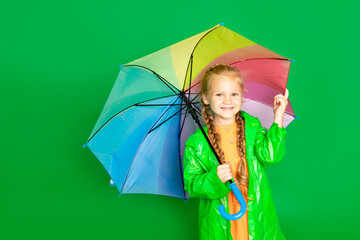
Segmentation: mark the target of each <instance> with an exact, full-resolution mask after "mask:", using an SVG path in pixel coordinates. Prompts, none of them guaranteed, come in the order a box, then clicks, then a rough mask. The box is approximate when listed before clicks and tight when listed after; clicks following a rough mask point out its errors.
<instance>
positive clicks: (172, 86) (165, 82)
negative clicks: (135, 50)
mask: <svg viewBox="0 0 360 240" xmlns="http://www.w3.org/2000/svg"><path fill="white" fill-rule="evenodd" d="M124 67H139V68H143V69H146V70H148V71H150V72H152V73H153V74H155V76H157V77H158V78H159V79H160V80H161V81H162V82H163V83H164V84H165V85H166V86H167V87H168V88H169V89H170V90H171V91H173V92H174V93H175V94H176V95H179V93H178V92H176V91H175V90H177V91H179V90H178V89H177V88H176V87H175V86H174V85H172V84H171V83H170V82H169V81H167V80H166V79H165V78H163V77H162V76H160V75H159V74H158V73H157V72H155V71H153V70H151V69H150V68H147V67H144V66H141V65H136V64H130V65H124ZM170 86H171V87H170ZM174 89H175V90H174Z"/></svg>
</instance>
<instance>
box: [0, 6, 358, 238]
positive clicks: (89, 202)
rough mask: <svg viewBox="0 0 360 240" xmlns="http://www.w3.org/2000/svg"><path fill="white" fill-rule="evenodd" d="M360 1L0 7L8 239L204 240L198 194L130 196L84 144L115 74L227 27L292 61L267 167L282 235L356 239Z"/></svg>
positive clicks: (2, 179)
mask: <svg viewBox="0 0 360 240" xmlns="http://www.w3.org/2000/svg"><path fill="white" fill-rule="evenodd" d="M354 3H355V1H353V3H352V2H350V1H341V2H330V1H316V2H314V1H310V0H305V1H283V0H282V1H262V0H260V1H253V2H252V1H223V2H222V1H195V2H194V1H189V0H187V1H178V2H168V1H158V0H156V1H109V0H105V1H100V0H98V1H92V0H87V1H85V0H83V1H70V0H65V1H13V2H11V3H6V4H5V3H2V4H1V7H0V21H1V25H0V28H1V32H0V34H1V35H0V41H1V42H0V56H1V62H0V70H1V72H0V74H1V75H0V79H1V88H0V91H1V94H0V104H1V105H0V106H1V118H0V121H1V122H0V123H1V124H0V151H1V154H0V157H1V161H0V191H1V195H0V196H1V197H0V206H1V208H0V216H1V217H0V220H1V224H0V238H1V239H182V240H183V239H197V237H198V226H197V216H198V215H197V207H198V199H189V200H188V202H187V203H185V202H184V200H180V199H175V198H170V197H164V196H155V195H139V194H136V195H122V196H121V197H120V198H119V197H118V192H117V189H116V188H115V187H110V186H109V176H108V175H107V173H106V171H105V169H104V168H103V167H102V165H101V164H100V163H99V162H98V160H97V159H96V158H95V157H94V156H93V155H92V153H91V152H90V151H89V149H87V148H86V149H83V148H82V145H83V144H84V143H85V142H86V140H87V138H88V137H89V135H90V132H91V130H92V128H93V127H94V125H95V123H96V120H97V118H98V117H99V115H100V112H101V110H102V107H103V106H104V104H105V101H106V99H107V96H108V95H109V93H110V90H111V88H112V86H113V84H114V82H115V79H116V76H117V74H118V72H119V65H120V64H126V63H127V62H130V61H132V60H135V59H138V58H140V57H142V56H144V55H147V54H150V53H152V52H154V51H157V50H160V49H162V48H164V47H167V46H169V45H171V44H174V43H176V42H179V41H181V40H183V39H186V38H188V37H191V36H193V35H195V34H197V33H200V32H202V31H205V30H207V29H209V28H211V27H213V26H215V25H217V24H218V23H220V22H223V23H224V26H225V27H227V28H229V29H231V30H233V31H235V32H237V33H239V34H241V35H243V36H244V37H246V38H249V39H250V40H252V41H254V42H256V43H258V44H260V45H262V46H264V47H266V48H269V49H271V50H272V51H274V52H276V53H279V54H281V55H283V56H285V57H288V58H291V59H295V60H296V62H295V63H293V64H292V67H291V70H290V77H289V81H288V89H289V91H290V101H291V103H292V105H293V108H294V110H295V113H296V115H297V116H298V117H299V118H300V120H295V121H294V122H293V123H292V124H290V125H289V126H288V127H287V145H286V155H285V157H284V159H283V161H282V162H281V163H279V164H278V165H275V166H273V167H271V168H268V175H269V177H270V181H271V184H272V189H273V195H274V201H275V205H276V209H277V212H278V217H279V220H280V224H281V227H282V229H283V231H284V233H285V235H286V236H287V239H290V240H296V239H299V240H300V239H301V240H304V239H327V240H330V239H360V230H359V229H358V219H359V217H358V216H359V214H360V211H359V207H358V204H359V195H360V190H359V189H360V188H359V183H360V181H359V178H358V172H359V171H358V168H359V167H360V163H359V157H358V154H357V153H358V151H357V150H358V149H359V147H358V146H357V145H358V143H359V142H360V141H359V139H358V137H359V126H358V117H359V113H358V110H356V109H358V106H357V103H358V102H359V97H358V96H357V92H358V87H359V85H360V84H359V76H358V70H359V67H358V60H359V59H358V56H359V48H358V46H357V44H358V43H359V40H360V39H359V33H358V32H359V19H358V17H357V16H358V10H357V9H358V6H355V5H354Z"/></svg>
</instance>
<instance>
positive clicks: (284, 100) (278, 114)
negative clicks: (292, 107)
mask: <svg viewBox="0 0 360 240" xmlns="http://www.w3.org/2000/svg"><path fill="white" fill-rule="evenodd" d="M288 98H289V90H288V89H285V95H282V94H278V95H276V96H275V97H274V122H276V123H277V124H278V125H279V127H282V123H283V118H284V113H285V109H286V107H287V105H288Z"/></svg>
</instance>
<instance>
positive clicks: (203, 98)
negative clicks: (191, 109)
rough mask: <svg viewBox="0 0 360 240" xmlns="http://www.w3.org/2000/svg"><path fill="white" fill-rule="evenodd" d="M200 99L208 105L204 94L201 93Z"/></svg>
mask: <svg viewBox="0 0 360 240" xmlns="http://www.w3.org/2000/svg"><path fill="white" fill-rule="evenodd" d="M201 97H202V100H203V102H204V103H205V104H206V105H209V99H208V98H207V96H206V95H205V94H201Z"/></svg>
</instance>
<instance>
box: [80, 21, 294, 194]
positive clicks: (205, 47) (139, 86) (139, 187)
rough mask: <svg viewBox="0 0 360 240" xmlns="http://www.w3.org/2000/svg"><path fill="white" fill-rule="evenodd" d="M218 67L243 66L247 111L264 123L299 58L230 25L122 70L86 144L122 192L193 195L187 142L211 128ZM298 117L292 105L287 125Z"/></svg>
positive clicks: (266, 123) (271, 113) (265, 123)
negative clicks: (204, 82) (207, 109)
mask: <svg viewBox="0 0 360 240" xmlns="http://www.w3.org/2000/svg"><path fill="white" fill-rule="evenodd" d="M216 63H225V64H230V65H234V66H236V67H237V68H239V69H240V71H241V72H242V75H243V78H244V86H245V89H247V91H246V92H245V93H244V102H243V106H242V110H244V111H246V112H248V113H250V114H252V115H255V116H257V117H258V118H259V119H260V121H261V122H262V125H263V126H265V127H269V126H270V125H271V123H272V120H273V119H272V118H273V112H272V105H273V97H274V95H276V94H278V93H283V92H284V90H285V88H286V83H287V78H288V74H289V68H290V63H291V60H290V59H288V58H284V57H282V56H280V55H278V54H276V53H274V52H272V51H270V50H268V49H266V48H264V47H262V46H260V45H258V44H256V43H254V42H252V41H250V40H248V39H246V38H244V37H242V36H241V35H239V34H237V33H235V32H233V31H231V30H230V29H228V28H226V27H224V26H223V24H219V25H217V26H215V27H213V28H211V29H209V30H207V31H204V32H202V33H199V34H197V35H195V36H193V37H190V38H188V39H185V40H183V41H181V42H178V43H176V44H174V45H171V46H169V47H167V48H164V49H162V50H159V51H157V52H155V53H152V54H150V55H147V56H145V57H143V58H140V59H137V60H135V61H132V62H130V63H128V64H125V65H121V66H120V71H119V74H118V77H117V79H116V81H115V84H114V86H113V88H112V90H111V92H110V95H109V97H108V99H107V101H106V103H105V106H104V108H103V110H102V112H101V114H100V116H99V118H98V120H97V122H96V124H95V126H94V128H93V130H92V132H91V134H90V136H89V138H88V140H87V142H86V144H85V145H84V147H85V146H87V147H88V148H89V149H90V151H91V152H92V153H93V154H94V155H95V156H96V157H97V158H98V159H99V161H100V162H101V163H102V165H103V166H104V167H105V169H106V171H107V172H108V174H109V175H110V177H111V179H112V181H113V182H114V184H115V186H116V187H117V189H118V190H119V192H120V194H131V193H143V194H158V195H164V196H171V197H176V198H181V199H187V198H188V197H189V195H188V194H187V192H186V191H185V190H184V182H183V169H182V159H183V153H184V147H185V142H186V140H187V138H188V137H189V136H190V135H191V134H193V133H195V130H196V128H198V127H199V126H201V125H203V122H202V119H201V117H197V116H198V115H199V114H200V115H201V104H200V102H199V100H198V96H199V90H200V88H201V78H202V76H203V75H204V72H205V71H206V69H207V67H209V66H211V65H214V64H216ZM196 118H197V119H198V120H196ZM294 118H295V114H294V112H293V109H292V107H291V104H290V103H289V104H288V107H287V109H286V114H285V116H284V126H285V127H286V126H287V125H288V124H289V123H290V122H291V121H292V120H293V119H294ZM201 129H202V128H201ZM204 134H205V133H204ZM210 146H211V144H210Z"/></svg>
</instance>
